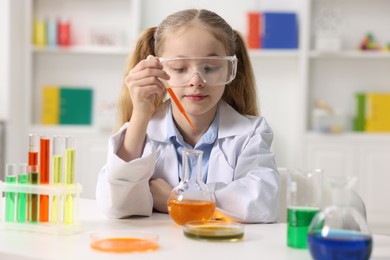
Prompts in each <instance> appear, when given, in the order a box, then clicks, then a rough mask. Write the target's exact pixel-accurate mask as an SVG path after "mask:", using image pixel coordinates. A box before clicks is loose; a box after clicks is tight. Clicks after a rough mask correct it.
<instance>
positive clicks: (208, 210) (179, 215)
mask: <svg viewBox="0 0 390 260" xmlns="http://www.w3.org/2000/svg"><path fill="white" fill-rule="evenodd" d="M214 210H215V202H214V201H207V200H183V201H177V200H170V201H168V213H169V215H170V216H171V217H172V219H173V220H174V221H175V222H176V223H177V224H179V225H184V224H185V223H187V222H188V221H192V220H209V219H211V218H212V217H213V214H214Z"/></svg>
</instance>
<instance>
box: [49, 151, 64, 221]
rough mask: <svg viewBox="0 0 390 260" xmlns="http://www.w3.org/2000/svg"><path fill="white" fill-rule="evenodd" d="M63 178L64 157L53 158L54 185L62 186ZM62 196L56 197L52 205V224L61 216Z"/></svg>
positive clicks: (55, 156) (56, 156)
mask: <svg viewBox="0 0 390 260" xmlns="http://www.w3.org/2000/svg"><path fill="white" fill-rule="evenodd" d="M61 178H62V156H61V155H54V156H53V185H55V186H56V185H61ZM61 198H62V197H61V196H58V195H54V196H53V198H52V203H51V222H52V223H57V222H58V221H59V220H60V219H59V218H60V216H61V205H62V203H61Z"/></svg>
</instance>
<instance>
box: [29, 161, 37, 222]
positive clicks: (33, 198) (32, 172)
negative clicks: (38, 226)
mask: <svg viewBox="0 0 390 260" xmlns="http://www.w3.org/2000/svg"><path fill="white" fill-rule="evenodd" d="M28 175H29V180H30V184H32V185H39V171H38V166H36V165H31V166H28ZM29 200H30V201H29V211H28V212H29V217H28V219H29V221H30V222H31V223H37V222H38V220H39V219H38V216H39V194H37V193H31V194H30V197H29Z"/></svg>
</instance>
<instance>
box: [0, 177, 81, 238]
mask: <svg viewBox="0 0 390 260" xmlns="http://www.w3.org/2000/svg"><path fill="white" fill-rule="evenodd" d="M81 191H82V186H81V185H80V184H79V183H76V184H72V185H49V184H45V185H42V184H41V185H31V184H13V183H5V182H2V181H0V194H2V193H3V192H4V193H5V195H6V194H7V193H8V194H13V195H14V200H15V219H14V220H13V221H9V220H6V216H5V213H6V209H5V207H6V205H5V204H6V203H4V202H6V201H5V200H6V198H1V197H0V228H3V229H13V230H20V231H33V232H41V233H48V234H55V235H70V234H74V233H78V232H80V224H79V222H78V209H79V200H80V193H81ZM19 194H28V195H30V196H31V195H38V196H40V195H48V196H49V198H50V201H53V200H52V199H53V198H54V197H57V198H59V199H57V200H56V201H57V202H56V205H54V204H53V203H51V204H50V212H52V210H56V215H57V216H58V219H57V220H56V221H55V222H54V221H53V219H49V221H48V222H39V221H37V222H34V223H32V222H31V221H29V220H27V221H25V222H19V221H18V220H17V217H16V214H17V213H16V203H17V196H19ZM67 196H72V198H73V209H72V210H73V212H72V213H73V214H72V215H73V218H72V221H71V222H70V223H66V222H65V219H64V217H63V216H64V213H65V212H64V211H65V209H64V201H65V199H66V198H67Z"/></svg>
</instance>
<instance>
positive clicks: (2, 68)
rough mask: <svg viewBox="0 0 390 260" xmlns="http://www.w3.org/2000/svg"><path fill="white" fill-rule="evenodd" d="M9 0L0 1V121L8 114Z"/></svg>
mask: <svg viewBox="0 0 390 260" xmlns="http://www.w3.org/2000/svg"><path fill="white" fill-rule="evenodd" d="M9 2H10V0H1V1H0V35H1V37H0V121H4V120H6V119H8V116H9V106H8V97H9V71H10V70H9V59H10V57H9V48H10V38H9V28H10V26H9V23H10V21H9V19H10V17H9V7H10V3H9Z"/></svg>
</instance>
